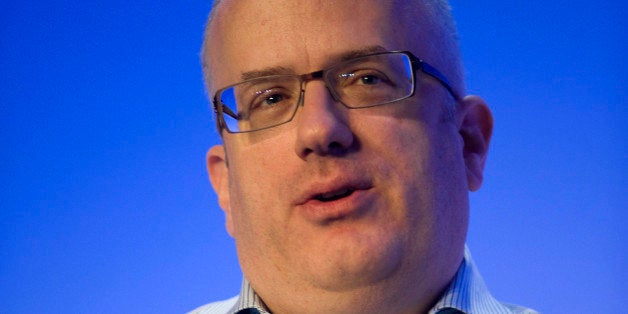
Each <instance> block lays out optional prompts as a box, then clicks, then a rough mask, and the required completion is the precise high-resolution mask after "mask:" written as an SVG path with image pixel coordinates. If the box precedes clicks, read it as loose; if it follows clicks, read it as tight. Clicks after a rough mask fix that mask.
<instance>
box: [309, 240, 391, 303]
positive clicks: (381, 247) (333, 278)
mask: <svg viewBox="0 0 628 314" xmlns="http://www.w3.org/2000/svg"><path fill="white" fill-rule="evenodd" d="M343 240H345V241H343V242H344V243H343V244H342V245H339V244H338V243H328V244H327V247H326V249H325V250H324V251H323V252H320V253H322V254H317V257H318V258H316V259H309V265H308V267H307V268H309V271H308V273H309V274H310V275H311V279H310V280H311V282H312V283H313V284H314V285H315V286H317V287H319V288H322V289H324V290H328V291H347V290H355V289H359V288H361V287H367V286H372V285H374V284H377V283H379V282H381V281H383V280H385V279H390V278H391V277H393V276H394V274H395V273H397V272H398V271H399V269H400V267H401V264H402V263H401V261H402V249H401V245H400V243H398V242H397V241H393V239H388V240H389V241H385V242H381V240H382V239H381V237H380V238H377V239H361V241H359V242H358V243H348V242H351V241H346V240H347V239H343ZM369 240H375V241H369ZM365 242H366V243H365ZM373 242H375V243H373Z"/></svg>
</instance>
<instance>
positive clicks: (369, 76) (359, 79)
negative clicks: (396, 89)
mask: <svg viewBox="0 0 628 314" xmlns="http://www.w3.org/2000/svg"><path fill="white" fill-rule="evenodd" d="M339 78H340V79H339V81H338V83H339V84H340V86H341V87H343V88H349V87H351V86H353V87H366V86H372V87H375V86H378V85H382V84H391V82H390V80H389V79H388V77H387V76H386V74H384V73H383V72H381V71H378V70H375V69H358V70H353V71H351V72H348V73H347V72H345V73H342V74H340V75H339Z"/></svg>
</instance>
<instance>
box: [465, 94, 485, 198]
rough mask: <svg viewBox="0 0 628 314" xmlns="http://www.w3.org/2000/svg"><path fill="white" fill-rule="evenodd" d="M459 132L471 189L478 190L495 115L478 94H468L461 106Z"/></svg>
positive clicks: (482, 176)
mask: <svg viewBox="0 0 628 314" xmlns="http://www.w3.org/2000/svg"><path fill="white" fill-rule="evenodd" d="M459 109H460V110H459V111H458V113H459V116H458V118H459V120H458V123H459V124H458V125H459V132H460V136H462V140H463V142H464V147H463V157H464V162H465V166H466V170H467V183H468V186H469V190H471V191H476V190H478V189H479V188H480V186H481V185H482V180H483V178H484V175H483V173H484V163H485V162H486V156H487V155H488V147H489V143H490V141H491V135H492V134H493V115H492V114H491V110H490V109H488V106H487V105H486V102H484V100H483V99H482V98H480V97H478V96H466V97H464V98H463V99H462V100H461V106H460V107H459Z"/></svg>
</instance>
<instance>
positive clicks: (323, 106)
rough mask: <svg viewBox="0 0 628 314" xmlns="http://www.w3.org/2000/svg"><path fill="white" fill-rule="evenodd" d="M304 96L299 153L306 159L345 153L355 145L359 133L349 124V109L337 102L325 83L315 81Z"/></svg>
mask: <svg viewBox="0 0 628 314" xmlns="http://www.w3.org/2000/svg"><path fill="white" fill-rule="evenodd" d="M306 85H307V91H306V92H305V93H304V95H303V97H304V98H303V106H302V107H301V108H300V110H301V113H300V114H299V116H298V117H297V121H296V122H297V124H298V125H297V139H296V144H295V150H296V153H297V155H298V156H299V157H300V158H302V159H306V158H307V157H308V156H310V155H312V154H314V155H318V156H328V155H333V156H341V155H344V154H346V153H347V152H348V150H349V149H350V147H351V146H352V145H353V144H354V141H355V136H354V134H353V131H352V130H351V128H350V126H349V123H348V117H347V113H348V110H349V109H348V108H346V107H344V106H342V105H341V104H339V103H337V102H336V100H335V99H334V98H333V97H332V95H331V94H330V92H329V90H328V89H327V87H325V84H324V83H323V82H320V81H312V82H309V83H308V84H306Z"/></svg>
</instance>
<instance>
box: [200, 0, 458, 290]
mask: <svg viewBox="0 0 628 314" xmlns="http://www.w3.org/2000/svg"><path fill="white" fill-rule="evenodd" d="M394 11H395V10H394V9H393V8H392V5H390V4H384V2H383V1H364V0H360V1H335V2H333V4H331V3H327V2H319V1H298V2H295V1H279V0H277V1H252V0H250V1H247V0H244V1H242V0H240V1H233V2H225V3H223V4H222V5H221V7H219V12H218V14H217V16H216V19H215V20H214V22H213V24H212V26H211V27H212V28H211V31H210V36H211V37H210V39H209V55H208V56H204V57H205V58H209V64H210V68H209V74H210V82H209V83H210V86H212V89H213V90H211V91H210V92H211V93H212V95H213V93H214V92H215V90H216V89H218V88H221V87H224V86H226V85H229V84H233V83H236V82H239V81H241V80H242V74H243V73H245V72H250V71H265V70H268V69H277V68H279V67H281V69H282V71H289V72H290V73H295V74H301V73H307V72H312V71H316V70H320V69H322V68H325V67H328V66H330V65H333V64H334V63H336V62H338V61H340V60H341V58H342V57H344V56H347V55H350V54H355V53H363V52H364V51H370V50H373V49H385V50H410V51H412V52H413V53H414V54H416V55H417V56H419V57H421V58H424V59H425V60H426V61H428V62H430V60H431V58H433V59H437V58H435V57H434V56H432V55H430V54H431V53H430V52H429V51H431V49H432V47H429V46H430V45H429V43H428V42H418V40H415V39H416V38H422V37H424V36H421V35H420V33H421V32H422V30H421V29H419V28H418V27H410V26H408V25H406V24H407V23H405V22H404V21H400V20H399V18H398V17H396V13H395V12H394ZM426 23H427V22H426ZM419 24H421V23H419ZM434 65H435V66H436V67H439V66H440V67H442V65H439V64H434ZM417 80H418V83H417V87H418V90H417V91H416V93H415V95H414V96H413V97H411V98H409V99H406V100H403V101H400V102H397V103H393V104H388V105H384V106H379V107H373V108H367V109H347V108H345V107H343V106H342V105H341V104H339V103H336V102H335V101H334V100H333V99H332V97H331V95H330V94H329V92H328V90H327V89H326V87H325V85H324V83H323V82H322V81H317V80H315V81H310V82H308V83H307V84H306V86H305V96H304V101H303V106H302V107H301V108H299V111H298V112H297V114H296V116H295V118H294V119H293V120H292V121H291V122H289V123H287V124H284V125H280V126H278V127H275V128H272V129H268V130H262V131H258V132H253V133H242V134H229V133H227V132H226V131H225V132H224V133H223V135H224V148H223V147H222V146H218V147H214V148H212V149H211V150H210V152H209V153H208V167H209V170H210V177H211V180H212V184H213V186H214V188H215V189H216V191H217V193H218V195H219V199H220V204H221V207H222V208H223V210H224V211H225V213H226V216H227V228H228V230H229V232H230V234H231V235H232V236H233V237H234V238H235V240H236V246H237V251H238V255H239V259H240V263H241V267H242V270H243V272H244V275H245V276H246V278H247V279H248V280H249V281H250V282H251V284H252V285H253V287H254V288H255V289H256V291H257V292H258V293H259V294H260V295H261V296H262V298H263V299H264V294H266V295H270V294H272V293H275V292H278V291H275V289H279V288H277V286H278V285H279V284H284V285H295V286H297V285H298V286H301V287H305V289H321V290H327V291H342V290H351V289H360V287H365V286H368V285H373V284H377V283H381V282H385V281H391V280H393V281H394V280H398V281H404V280H406V281H412V282H414V283H418V282H421V281H430V280H434V279H435V278H433V277H438V276H449V277H448V278H451V275H452V273H453V272H455V270H456V268H457V267H458V263H459V262H460V259H461V254H462V247H463V246H464V241H465V235H466V229H467V220H468V204H467V203H468V200H467V192H468V187H469V185H468V180H467V176H468V171H467V170H468V165H467V167H465V158H463V147H464V140H463V136H461V134H460V127H461V125H462V124H463V122H462V118H460V117H458V115H456V117H453V118H452V117H450V116H449V115H448V113H447V112H448V111H447V106H449V105H452V102H453V100H452V98H451V96H449V95H448V94H447V91H446V90H445V89H444V88H443V87H442V86H441V85H439V83H438V82H437V81H436V80H434V79H431V78H429V77H427V76H425V75H424V74H419V75H418V77H417ZM409 284H410V283H409Z"/></svg>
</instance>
